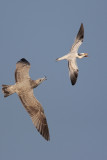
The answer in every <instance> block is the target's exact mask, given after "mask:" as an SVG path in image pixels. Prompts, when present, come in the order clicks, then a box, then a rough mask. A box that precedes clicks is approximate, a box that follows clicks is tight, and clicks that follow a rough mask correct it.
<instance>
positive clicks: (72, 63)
mask: <svg viewBox="0 0 107 160" xmlns="http://www.w3.org/2000/svg"><path fill="white" fill-rule="evenodd" d="M83 39H84V27H83V24H81V26H80V29H79V31H78V34H77V36H76V39H75V41H74V43H73V45H72V48H71V49H70V52H69V53H68V54H66V55H65V56H63V57H60V58H57V59H56V60H57V61H60V60H64V59H66V60H68V69H69V76H70V80H71V83H72V85H75V83H76V81H77V77H78V66H77V63H76V58H80V59H81V58H83V57H87V56H88V54H87V53H81V54H80V53H79V54H78V48H79V47H80V45H81V44H82V42H83Z"/></svg>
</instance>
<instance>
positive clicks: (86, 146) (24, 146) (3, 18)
mask: <svg viewBox="0 0 107 160" xmlns="http://www.w3.org/2000/svg"><path fill="white" fill-rule="evenodd" d="M106 6H107V2H106V0H103V1H100V0H93V1H87V0H81V1H79V0H75V1H74V0H54V1H51V0H45V1H43V0H36V1H34V0H30V1H29V0H18V1H13V0H10V1H7V0H1V1H0V55H1V58H0V75H1V76H0V77H1V78H0V84H1V85H2V84H14V82H15V80H14V71H15V67H16V62H17V61H18V60H20V59H21V58H23V57H24V58H26V59H27V60H28V61H29V62H30V63H31V70H30V76H31V78H32V79H37V78H40V77H44V75H46V76H47V81H45V82H43V83H42V84H41V85H40V86H39V87H38V88H36V89H35V90H34V94H35V96H36V97H37V99H38V100H39V101H40V103H41V104H42V106H43V108H44V110H45V114H46V117H47V121H48V126H49V130H50V141H49V142H47V141H45V140H44V139H43V138H42V136H41V135H40V134H39V133H38V132H37V130H36V129H35V127H34V126H33V124H32V121H31V119H30V117H29V115H28V113H27V112H26V111H25V109H24V107H23V106H22V104H21V102H20V100H19V98H18V96H17V95H16V94H14V95H11V96H9V97H8V98H4V97H3V94H2V92H0V97H1V98H0V100H1V105H0V160H6V159H9V160H12V159H15V160H19V159H23V160H24V159H26V160H29V159H38V160H41V159H43V158H44V159H47V160H48V159H51V160H55V159H61V160H65V159H73V160H90V159H91V160H95V159H97V160H106V159H107V98H106V97H107V96H106V95H107V74H106V68H107V66H106V61H107V7H106ZM81 22H82V23H83V24H84V29H85V37H84V43H83V44H82V46H81V47H80V49H79V52H86V53H88V55H89V57H88V58H84V59H81V60H77V62H78V67H79V76H78V81H77V83H76V85H75V86H72V85H71V84H70V80H69V76H68V68H67V62H66V61H61V62H56V61H55V59H56V58H58V57H61V56H63V55H65V54H66V53H68V52H69V50H70V48H71V46H72V43H73V41H74V39H75V36H76V34H77V32H78V29H79V27H80V24H81Z"/></svg>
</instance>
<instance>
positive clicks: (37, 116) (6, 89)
mask: <svg viewBox="0 0 107 160" xmlns="http://www.w3.org/2000/svg"><path fill="white" fill-rule="evenodd" d="M29 69H30V63H29V62H28V61H27V60H26V59H24V58H22V59H21V60H20V61H18V62H17V63H16V70H15V80H16V83H15V84H14V85H2V91H3V93H4V97H7V96H10V95H11V94H13V93H17V94H18V96H19V98H20V100H21V102H22V104H23V106H24V107H25V109H26V111H27V112H28V113H29V115H30V117H31V119H32V122H33V124H34V126H35V127H36V128H37V130H38V131H39V133H40V134H41V135H42V136H43V137H44V138H45V139H46V140H49V139H50V137H49V129H48V124H47V120H46V117H45V114H44V110H43V108H42V106H41V104H40V103H39V101H38V100H37V99H36V97H35V96H34V94H33V88H36V87H37V86H38V85H39V84H41V83H42V82H43V81H45V80H46V77H44V78H40V79H37V80H32V79H31V78H30V76H29Z"/></svg>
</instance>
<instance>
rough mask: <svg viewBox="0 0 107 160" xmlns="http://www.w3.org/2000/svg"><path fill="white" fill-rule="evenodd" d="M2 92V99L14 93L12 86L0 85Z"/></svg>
mask: <svg viewBox="0 0 107 160" xmlns="http://www.w3.org/2000/svg"><path fill="white" fill-rule="evenodd" d="M2 92H3V93H4V97H8V96H10V95H11V94H13V93H15V90H14V85H5V84H3V85H2Z"/></svg>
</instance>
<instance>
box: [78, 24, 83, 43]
mask: <svg viewBox="0 0 107 160" xmlns="http://www.w3.org/2000/svg"><path fill="white" fill-rule="evenodd" d="M83 38H84V26H83V23H81V26H80V29H79V31H78V34H77V39H79V40H83Z"/></svg>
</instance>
